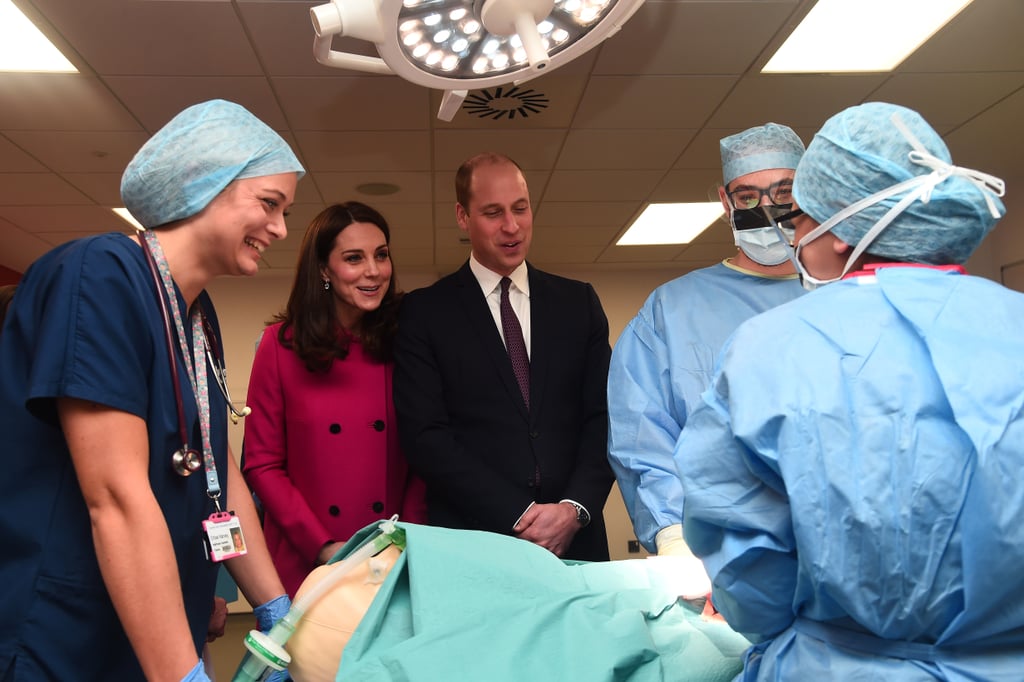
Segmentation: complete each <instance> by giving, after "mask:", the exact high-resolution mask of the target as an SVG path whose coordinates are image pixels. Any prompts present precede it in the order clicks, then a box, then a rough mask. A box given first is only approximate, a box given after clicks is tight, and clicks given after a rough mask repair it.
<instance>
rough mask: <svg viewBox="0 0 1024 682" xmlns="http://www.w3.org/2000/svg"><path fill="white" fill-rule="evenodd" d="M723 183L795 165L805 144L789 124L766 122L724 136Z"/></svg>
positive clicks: (722, 145)
mask: <svg viewBox="0 0 1024 682" xmlns="http://www.w3.org/2000/svg"><path fill="white" fill-rule="evenodd" d="M719 147H720V148H721V150H722V176H723V182H724V183H725V184H726V185H728V184H729V183H730V182H732V181H733V180H735V179H736V178H738V177H740V176H741V175H747V174H748V173H756V172H757V171H762V170H769V169H771V168H796V165H797V163H799V162H800V157H801V156H803V153H804V143H803V141H801V140H800V137H799V136H798V135H797V134H796V133H794V132H793V130H792V129H791V128H789V127H788V126H783V125H779V124H778V123H765V124H764V125H763V126H757V127H756V128H748V129H747V130H744V131H743V132H742V133H736V134H735V135H730V136H729V137H724V138H722V140H721V142H719Z"/></svg>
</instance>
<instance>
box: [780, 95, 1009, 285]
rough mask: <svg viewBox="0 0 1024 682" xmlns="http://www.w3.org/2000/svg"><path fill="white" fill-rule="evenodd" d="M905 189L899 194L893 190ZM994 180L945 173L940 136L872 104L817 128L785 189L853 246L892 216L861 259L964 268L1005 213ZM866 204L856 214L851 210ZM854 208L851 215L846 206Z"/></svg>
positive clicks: (900, 111) (898, 110) (948, 162)
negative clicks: (869, 256)
mask: <svg viewBox="0 0 1024 682" xmlns="http://www.w3.org/2000/svg"><path fill="white" fill-rule="evenodd" d="M901 183H903V185H902V187H897V186H899V185H901ZM1002 193H1003V183H1002V181H1001V180H999V179H998V178H994V177H992V176H990V175H986V174H984V173H980V172H978V171H973V170H969V169H965V168H958V167H956V166H953V165H952V159H951V157H950V154H949V150H948V149H947V148H946V145H945V144H944V143H943V141H942V138H941V137H939V134H938V133H937V132H935V130H934V129H932V127H931V126H930V125H928V123H927V122H926V121H925V120H924V119H923V118H922V117H921V115H920V114H918V113H917V112H916V111H913V110H911V109H907V108H906V107H901V106H897V105H895V104H886V103H883V102H871V103H868V104H862V105H860V106H855V107H850V108H849V109H846V110H844V111H842V112H840V113H838V114H836V115H835V116H833V117H832V118H830V119H829V120H828V121H826V122H825V125H824V126H822V128H821V130H820V131H818V133H817V134H816V135H815V136H814V139H813V140H812V141H811V144H810V145H809V146H808V148H807V153H806V154H804V157H803V159H801V161H800V165H799V166H797V170H796V176H795V178H794V181H793V196H794V198H795V199H796V202H797V205H798V206H799V207H800V208H801V209H803V210H804V212H805V213H807V215H809V216H811V217H812V218H814V220H816V221H817V222H819V223H824V222H826V221H828V220H829V219H830V218H832V217H833V216H837V215H838V214H839V213H840V212H841V211H843V212H844V213H845V214H846V215H845V216H843V217H841V218H840V219H839V220H838V222H836V224H835V225H834V226H833V227H832V230H831V231H832V233H833V234H835V236H837V237H838V238H839V239H841V240H843V241H844V242H846V243H847V244H850V245H854V246H856V245H857V244H859V243H860V241H861V240H862V239H863V238H864V237H865V235H866V234H868V231H869V230H871V229H872V228H874V227H875V226H876V225H877V224H879V223H880V222H881V221H882V219H883V218H884V217H885V216H886V215H887V214H888V213H889V211H890V209H893V207H894V206H896V205H897V204H899V203H900V202H901V201H904V200H906V199H908V198H909V199H912V201H910V202H909V203H907V205H906V206H905V207H903V208H902V209H901V212H896V213H895V214H894V215H895V217H892V216H889V217H890V218H891V219H892V222H890V223H888V225H887V226H885V227H883V228H882V231H881V232H877V230H876V231H875V233H874V234H872V235H871V237H870V238H871V239H873V241H871V242H870V243H869V244H867V246H866V252H867V253H871V254H874V255H876V256H880V257H883V258H887V259H891V260H896V261H903V262H910V263H924V264H929V265H948V264H954V263H956V264H962V263H964V262H965V261H966V260H967V258H968V257H969V256H970V255H971V253H973V252H974V250H975V249H976V248H977V247H978V245H979V244H981V241H982V239H984V237H985V235H986V234H988V233H989V231H990V230H991V229H992V228H993V227H994V226H995V224H996V222H997V221H998V219H999V217H1001V216H1002V215H1003V214H1004V213H1005V210H1004V207H1003V204H1002V202H1001V201H1000V200H999V198H998V197H999V196H1002ZM863 200H868V201H866V202H865V203H866V204H867V205H865V206H864V207H862V208H861V207H852V205H853V204H855V203H856V202H858V201H863ZM848 207H852V208H848Z"/></svg>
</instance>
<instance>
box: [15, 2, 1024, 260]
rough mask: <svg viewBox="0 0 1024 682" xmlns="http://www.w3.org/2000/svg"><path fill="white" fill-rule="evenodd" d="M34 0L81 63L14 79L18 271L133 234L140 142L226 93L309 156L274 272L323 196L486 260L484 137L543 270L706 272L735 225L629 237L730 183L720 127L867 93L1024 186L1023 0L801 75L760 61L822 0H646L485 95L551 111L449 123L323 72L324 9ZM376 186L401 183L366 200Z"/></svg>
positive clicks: (396, 231)
mask: <svg viewBox="0 0 1024 682" xmlns="http://www.w3.org/2000/svg"><path fill="white" fill-rule="evenodd" d="M15 3H16V4H17V5H19V6H20V7H21V8H22V9H23V11H25V12H26V14H28V15H29V16H30V17H32V18H33V19H35V20H36V23H37V24H39V25H40V27H41V28H42V29H43V30H44V32H45V33H46V34H47V35H48V36H49V37H50V38H51V39H52V40H53V41H54V42H55V43H56V44H57V45H58V46H59V47H61V48H62V50H63V51H64V53H65V55H66V56H67V57H68V58H69V59H70V60H71V61H72V62H73V63H74V64H75V65H76V66H77V67H78V68H79V70H80V72H81V73H80V74H74V75H69V74H61V75H54V74H18V73H0V265H3V266H6V267H9V268H12V269H14V270H18V271H23V270H24V269H25V268H26V267H27V266H28V265H29V263H30V262H31V261H32V260H33V259H35V258H36V257H38V256H39V255H40V254H41V253H43V252H44V251H45V250H47V249H49V248H50V247H52V246H53V245H56V244H59V243H61V242H63V241H66V240H68V239H72V238H75V237H79V236H83V235H87V234H93V233H97V232H103V231H109V230H123V229H124V226H123V223H122V222H121V221H120V219H118V218H117V217H116V216H114V214H113V213H111V212H110V211H109V209H110V208H111V207H114V206H119V205H120V203H121V202H120V198H119V196H118V187H119V181H120V174H121V171H122V169H123V168H124V166H125V165H126V164H127V163H128V161H129V160H130V158H131V156H132V154H133V153H134V152H135V150H136V149H138V147H139V146H140V145H141V144H142V143H143V142H144V141H145V140H146V139H147V137H148V136H149V135H150V134H151V133H152V132H154V131H155V130H157V129H158V128H159V127H160V126H162V125H163V124H164V123H166V122H167V121H168V120H169V119H170V118H171V117H172V116H173V115H174V114H175V113H177V112H178V111H180V110H181V109H182V108H184V107H185V106H187V105H189V104H192V103H195V102H198V101H202V100H206V99H211V98H215V97H219V98H224V99H230V100H234V101H236V102H239V103H241V104H243V105H244V106H246V107H248V108H249V109H250V110H251V111H253V112H254V113H255V114H256V115H258V116H259V117H260V118H262V119H263V120H265V121H266V122H267V123H269V124H270V125H271V126H273V127H274V128H276V129H277V130H279V131H281V132H282V134H283V135H284V136H285V138H286V139H287V140H288V141H289V142H291V143H292V144H293V146H294V148H295V149H296V151H297V153H298V154H299V156H300V158H301V159H302V160H303V162H304V164H305V165H306V167H307V169H308V170H309V175H308V176H307V178H306V179H305V180H303V181H302V182H301V183H300V184H299V191H298V197H297V202H296V205H295V207H294V209H293V212H292V217H291V219H290V222H289V225H290V227H291V232H290V233H289V237H288V239H287V240H286V241H285V242H283V243H280V244H275V245H274V246H273V247H272V248H271V249H270V250H269V252H268V253H267V254H266V265H267V268H266V271H267V273H268V274H270V273H281V272H285V273H286V272H287V271H288V270H289V269H290V268H291V267H292V265H293V263H294V261H295V257H296V250H297V248H298V245H299V242H300V240H301V235H302V232H303V230H304V228H305V226H306V225H307V224H308V222H309V220H310V219H311V218H312V217H313V216H314V215H315V214H316V213H317V212H318V211H319V210H320V209H321V208H323V207H324V206H325V205H326V204H327V203H331V202H336V201H344V200H348V199H359V200H362V201H365V202H367V203H370V204H372V205H374V206H375V207H377V208H379V209H380V210H381V211H382V212H383V213H384V214H385V216H386V217H387V218H388V220H389V222H390V224H391V225H392V231H393V247H394V255H395V259H396V262H397V263H398V266H399V268H400V269H410V268H412V269H417V270H422V271H432V272H447V271H449V270H451V269H453V268H454V267H456V266H457V265H459V264H460V263H461V262H462V261H463V260H464V259H465V258H466V256H467V255H468V247H466V246H465V245H464V244H462V243H460V240H459V237H460V236H461V234H462V233H461V232H459V230H458V229H457V227H456V225H455V221H454V208H453V207H454V202H455V196H454V190H453V187H452V181H453V176H454V171H455V169H456V168H457V167H458V165H459V163H460V162H461V161H462V160H463V159H465V158H466V157H468V156H470V155H471V154H474V153H476V152H479V151H485V150H493V151H499V152H504V153H507V154H509V155H510V156H512V157H514V158H515V159H517V160H518V161H519V163H520V165H522V166H523V168H524V169H525V171H526V176H527V180H528V181H529V184H530V188H531V192H532V195H533V202H534V211H535V215H536V218H535V232H534V242H533V248H532V251H531V255H530V260H531V261H532V262H534V263H536V264H538V265H542V266H544V267H546V268H548V269H558V268H560V267H561V268H579V267H586V268H597V269H602V268H609V269H612V268H635V267H659V268H664V267H678V268H679V269H680V270H681V271H685V270H687V269H690V268H694V267H700V266H703V265H707V264H709V263H711V262H714V261H716V260H719V259H721V258H722V257H724V256H727V255H729V254H730V253H732V252H733V250H734V247H731V235H730V231H729V230H728V228H727V227H726V226H725V225H721V226H718V227H717V228H715V229H711V230H708V231H707V232H706V233H705V234H704V235H702V236H701V237H700V238H699V239H698V240H697V241H696V242H694V243H693V244H691V245H689V246H634V247H619V246H615V245H614V241H615V239H616V238H617V237H618V235H620V234H621V232H622V231H623V230H624V228H625V226H626V224H627V223H628V222H629V221H630V220H631V219H632V218H633V217H634V216H635V215H636V214H637V213H638V212H639V210H640V209H641V207H642V206H643V205H644V203H645V202H650V201H699V200H707V199H708V198H709V197H711V196H713V194H714V191H715V186H716V183H717V182H718V181H719V180H720V170H719V167H720V162H719V156H718V146H717V145H718V140H719V139H720V138H721V137H723V136H725V135H728V134H731V133H734V132H736V131H738V130H741V129H744V128H747V127H749V126H752V125H758V124H761V123H764V122H766V121H775V122H778V123H785V124H788V125H790V126H792V127H793V128H794V129H795V130H796V131H797V132H798V133H799V134H800V135H801V137H803V138H804V140H805V141H806V142H809V141H810V139H811V137H812V136H813V134H814V131H815V130H816V129H817V128H818V127H819V126H820V125H821V124H822V123H823V122H824V121H825V119H827V118H828V117H829V116H830V115H831V114H833V113H835V112H837V111H839V110H840V109H842V108H844V107H846V106H849V105H853V104H857V103H860V102H865V101H869V100H885V101H891V102H896V103H899V104H904V105H906V106H909V107H912V108H914V109H917V110H918V111H920V112H921V113H922V114H923V115H924V116H925V118H927V119H928V120H929V121H930V122H931V123H932V124H933V125H934V126H935V127H936V128H937V129H938V130H939V132H940V133H942V134H943V135H944V136H945V138H946V141H947V143H948V144H949V146H950V148H951V151H952V153H953V158H954V161H955V162H956V163H958V164H959V165H963V166H968V167H972V168H977V169H979V170H983V171H986V172H989V173H992V174H995V175H997V176H1001V177H1003V178H1004V179H1006V180H1007V184H1008V185H1009V186H1010V187H1011V189H1012V187H1013V186H1014V185H1015V184H1017V183H1015V182H1014V181H1015V180H1021V181H1024V164H1022V162H1021V159H1022V158H1024V135H1022V134H1021V122H1022V121H1024V39H1022V37H1024V30H1022V29H1024V0H975V1H974V3H973V4H972V5H970V6H969V7H968V8H967V9H966V10H965V11H964V12H962V13H961V14H960V15H959V16H958V17H957V18H955V19H954V20H953V21H952V22H951V23H950V24H949V25H948V26H946V28H944V29H943V30H942V31H941V32H939V33H938V34H936V35H935V36H934V37H933V38H932V39H931V40H930V41H929V42H928V43H926V44H925V45H924V46H923V47H921V48H920V49H919V50H918V51H917V52H916V53H915V54H913V55H912V56H911V57H910V58H909V59H907V60H906V61H905V62H904V63H903V65H901V66H900V67H899V68H898V69H897V70H896V71H895V72H893V73H891V74H860V75H789V76H787V75H770V76H769V75H760V74H759V69H760V67H761V66H762V65H763V64H764V63H765V62H766V61H767V60H768V58H769V57H770V56H771V53H772V51H773V50H774V48H775V47H777V46H778V45H779V44H780V43H781V41H782V40H783V39H784V38H785V37H786V35H787V34H788V33H789V31H791V30H792V28H793V26H795V24H796V22H797V21H798V20H799V18H800V17H802V16H803V15H804V14H806V12H807V11H808V10H809V8H810V6H811V5H812V4H813V2H812V0H746V1H743V0H705V1H691V0H647V2H646V4H645V5H643V6H642V7H641V8H640V9H639V10H638V11H637V13H636V15H634V17H633V18H632V19H631V20H630V21H629V23H627V24H626V26H625V27H624V28H623V29H622V30H621V31H620V32H619V33H618V34H617V35H615V36H614V37H612V38H610V39H609V40H607V41H606V42H605V43H604V44H602V45H601V46H600V47H599V48H597V49H596V50H593V51H592V52H590V53H588V54H585V55H583V56H582V57H580V58H579V59H577V60H576V61H574V62H572V63H570V64H568V65H566V66H564V67H562V68H559V69H557V70H556V71H552V72H549V73H548V74H546V75H545V76H543V77H541V78H538V79H536V80H533V81H529V82H527V83H524V84H522V85H521V86H519V88H518V89H513V88H512V86H507V87H503V88H501V92H500V93H497V92H495V91H496V90H497V89H495V88H492V89H491V90H490V91H489V93H485V95H486V96H496V95H497V99H495V100H494V101H493V104H494V108H495V109H497V110H498V111H499V112H508V111H510V110H513V109H517V108H518V105H520V104H521V103H522V102H523V101H524V100H529V101H531V102H534V103H536V102H538V101H539V102H540V103H541V104H546V107H543V108H540V109H539V111H537V112H536V113H530V114H529V115H528V116H526V117H523V116H521V115H518V114H516V115H515V116H509V115H501V114H499V115H492V116H487V117H481V116H478V115H477V114H475V113H471V112H468V111H467V110H466V109H465V108H464V109H463V110H461V111H459V112H458V113H457V114H456V116H455V118H454V119H453V120H452V121H451V122H450V123H445V122H442V121H439V120H438V119H437V117H436V112H437V109H438V106H439V104H440V92H438V91H431V90H428V89H425V88H422V87H419V86H415V85H411V84H408V83H406V82H404V81H402V80H400V79H398V78H397V77H390V76H379V75H363V74H357V73H354V72H350V71H341V70H334V69H330V68H328V67H325V66H321V65H320V64H317V63H316V62H315V61H314V60H313V57H312V41H313V29H312V25H311V23H310V20H309V8H310V7H312V6H313V5H316V4H319V3H316V2H306V1H302V0H15ZM879 21H885V17H879ZM336 42H342V45H344V42H347V41H336ZM349 46H350V47H351V45H349ZM356 48H357V49H359V50H361V51H364V52H365V49H364V48H362V47H361V46H356ZM864 49H866V50H867V49H871V47H870V46H869V45H865V47H864ZM477 94H480V93H478V92H475V91H474V92H471V93H470V96H471V98H472V97H473V96H474V95H477ZM368 182H386V183H393V184H396V185H398V186H399V187H401V190H400V191H399V192H398V193H396V194H393V195H390V196H384V197H379V196H366V195H362V194H360V193H359V192H358V191H357V189H356V187H357V186H358V185H361V184H363V183H368Z"/></svg>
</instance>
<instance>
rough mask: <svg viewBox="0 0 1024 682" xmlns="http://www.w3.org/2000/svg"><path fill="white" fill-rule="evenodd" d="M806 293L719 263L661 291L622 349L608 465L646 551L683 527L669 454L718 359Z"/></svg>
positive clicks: (614, 371) (791, 282) (612, 380)
mask: <svg viewBox="0 0 1024 682" xmlns="http://www.w3.org/2000/svg"><path fill="white" fill-rule="evenodd" d="M803 293H804V290H803V288H802V287H801V286H800V283H799V281H798V280H797V277H796V275H786V276H783V277H769V276H766V275H761V274H758V273H755V272H751V271H749V270H743V269H740V268H737V267H735V266H733V265H731V264H727V263H724V262H723V263H719V264H718V265H713V266H711V267H709V268H703V269H701V270H696V271H694V272H691V273H688V274H686V275H683V276H682V277H679V278H677V279H674V280H672V281H671V282H668V283H666V284H663V285H661V286H660V287H658V288H657V289H655V290H654V292H653V293H652V294H651V295H650V296H649V297H648V299H647V301H646V302H645V303H644V306H643V307H642V308H641V309H640V312H639V313H637V316H636V317H635V318H633V320H632V321H631V322H630V323H629V325H628V326H627V327H626V329H625V330H624V331H623V332H622V335H621V336H620V337H619V340H618V342H616V344H615V348H614V349H613V350H612V360H611V367H610V369H609V372H608V415H609V419H610V420H611V421H610V428H609V431H608V452H609V459H610V461H611V465H612V469H613V470H614V471H615V476H616V478H617V479H618V482H619V489H620V490H621V492H622V498H623V500H624V501H625V503H626V509H627V510H628V511H629V516H630V518H631V519H632V520H633V529H634V531H635V532H636V536H637V538H638V539H639V540H640V542H641V544H643V546H644V547H645V548H647V549H648V550H649V551H651V552H653V551H655V549H656V548H655V546H654V536H655V534H657V532H658V531H659V530H660V529H662V528H664V527H666V526H670V525H673V524H678V523H681V522H682V514H683V488H682V484H681V483H680V482H679V477H678V475H677V474H676V469H675V465H674V464H673V463H672V453H673V451H674V450H675V446H676V439H677V438H678V437H679V432H680V431H681V430H682V429H683V426H684V425H685V424H686V418H687V415H688V414H689V413H690V412H692V411H693V406H694V404H695V403H696V401H697V400H698V398H699V397H700V394H701V393H702V392H703V391H704V389H705V388H707V385H708V382H709V381H710V380H711V374H712V371H713V370H714V365H715V359H716V358H717V357H718V352H719V350H720V349H721V348H722V345H723V344H724V343H725V340H726V339H728V338H729V336H730V335H731V334H732V333H733V331H735V330H736V327H738V326H739V324H740V323H741V322H743V321H744V320H747V319H749V318H751V317H753V316H754V315H757V314H758V313H762V312H764V311H765V310H768V309H769V308H774V307H775V306H777V305H780V304H782V303H785V302H787V301H791V300H793V299H794V298H796V297H798V296H800V295H801V294H803Z"/></svg>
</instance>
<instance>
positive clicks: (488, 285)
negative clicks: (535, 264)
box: [469, 253, 530, 298]
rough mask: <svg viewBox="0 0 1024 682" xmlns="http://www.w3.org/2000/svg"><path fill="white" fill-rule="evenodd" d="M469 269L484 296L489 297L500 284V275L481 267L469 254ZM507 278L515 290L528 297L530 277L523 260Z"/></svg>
mask: <svg viewBox="0 0 1024 682" xmlns="http://www.w3.org/2000/svg"><path fill="white" fill-rule="evenodd" d="M469 269H470V270H471V271H472V272H473V276H474V277H476V281H477V283H479V284H480V289H481V290H482V291H483V292H484V296H490V295H491V293H492V292H493V291H494V290H495V289H497V288H498V285H499V284H501V278H502V275H499V274H498V273H496V272H494V271H493V270H491V269H489V268H487V267H486V266H484V265H481V263H480V261H478V260H477V259H476V256H474V255H473V254H472V253H471V254H469ZM508 277H509V279H511V280H512V284H514V285H515V287H516V289H519V291H521V292H523V293H524V294H525V295H526V297H527V298H529V297H530V275H529V269H528V268H527V267H526V261H525V260H524V261H523V262H522V263H520V264H519V267H517V268H516V269H515V270H513V271H512V274H510V275H509V276H508Z"/></svg>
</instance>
